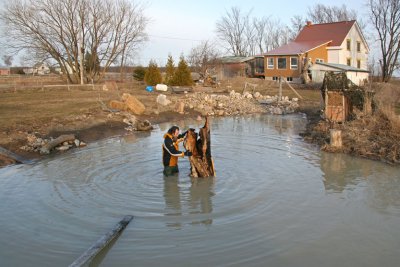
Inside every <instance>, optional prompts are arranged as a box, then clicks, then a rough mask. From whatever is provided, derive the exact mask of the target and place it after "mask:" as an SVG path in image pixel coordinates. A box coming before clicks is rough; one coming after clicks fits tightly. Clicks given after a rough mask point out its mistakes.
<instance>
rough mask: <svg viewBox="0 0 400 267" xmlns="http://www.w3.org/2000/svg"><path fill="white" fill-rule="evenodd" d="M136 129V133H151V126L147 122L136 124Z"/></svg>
mask: <svg viewBox="0 0 400 267" xmlns="http://www.w3.org/2000/svg"><path fill="white" fill-rule="evenodd" d="M136 129H137V130H138V131H151V130H153V126H152V125H151V123H150V122H149V121H148V120H144V121H140V122H138V123H137V124H136Z"/></svg>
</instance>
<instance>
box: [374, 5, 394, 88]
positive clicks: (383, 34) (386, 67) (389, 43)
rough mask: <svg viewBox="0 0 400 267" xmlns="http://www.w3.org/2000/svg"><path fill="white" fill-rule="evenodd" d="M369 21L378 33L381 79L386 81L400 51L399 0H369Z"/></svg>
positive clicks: (390, 75)
mask: <svg viewBox="0 0 400 267" xmlns="http://www.w3.org/2000/svg"><path fill="white" fill-rule="evenodd" d="M368 7H369V9H370V12H371V13H370V17H371V22H372V24H373V26H374V28H375V30H376V32H377V34H378V40H379V44H380V50H381V54H382V58H381V59H380V60H379V62H380V67H381V70H382V81H383V82H388V81H390V79H391V78H392V75H393V72H394V70H395V69H396V68H397V67H398V59H399V51H400V2H399V0H369V1H368Z"/></svg>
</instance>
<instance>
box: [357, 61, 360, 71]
mask: <svg viewBox="0 0 400 267" xmlns="http://www.w3.org/2000/svg"><path fill="white" fill-rule="evenodd" d="M357 68H358V69H361V60H359V59H357Z"/></svg>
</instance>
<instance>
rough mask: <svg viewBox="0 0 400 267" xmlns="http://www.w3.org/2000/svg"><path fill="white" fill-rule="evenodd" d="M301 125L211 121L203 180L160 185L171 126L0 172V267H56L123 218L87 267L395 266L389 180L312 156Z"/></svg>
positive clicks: (398, 173)
mask: <svg viewBox="0 0 400 267" xmlns="http://www.w3.org/2000/svg"><path fill="white" fill-rule="evenodd" d="M177 123H178V125H180V126H181V127H183V128H188V127H194V128H199V127H200V126H201V125H202V124H203V122H196V121H180V122H177ZM305 123H306V119H305V118H304V117H303V116H302V115H291V116H267V115H257V116H248V117H237V118H233V117H232V118H221V119H213V120H212V154H213V156H214V161H215V168H216V172H217V177H216V178H214V179H210V178H208V179H196V180H193V179H191V178H190V177H188V173H189V163H188V161H187V160H186V159H180V163H179V164H180V166H179V167H180V174H179V175H178V176H176V177H169V178H164V177H163V174H162V167H161V143H162V136H163V134H164V132H165V131H166V130H167V129H168V128H169V127H170V126H171V125H172V124H161V125H160V127H159V128H158V129H156V130H154V131H153V132H151V133H147V134H146V133H144V134H141V135H137V136H127V137H124V138H113V139H108V140H105V141H101V142H97V143H93V144H90V145H89V146H88V147H86V148H84V149H81V150H75V151H71V152H67V153H65V154H63V155H61V156H57V157H53V158H49V159H46V160H44V161H41V162H38V163H35V164H31V165H18V166H8V167H6V168H3V169H0V214H1V216H0V225H1V231H0V265H1V266H68V265H69V264H70V263H72V262H73V261H74V260H75V259H76V258H77V257H79V255H80V254H81V253H83V252H84V251H85V250H86V249H87V248H89V247H90V246H91V245H92V244H93V242H95V241H96V240H97V239H98V238H99V237H100V236H101V235H103V234H104V233H106V232H107V231H108V230H110V229H111V228H112V227H113V226H114V225H115V224H116V223H117V222H118V221H119V220H120V219H122V217H123V216H124V215H128V214H131V215H134V216H135V218H134V220H133V221H132V222H131V223H130V224H129V225H128V227H127V228H126V229H125V231H124V232H123V233H122V235H121V236H120V237H119V238H118V240H116V242H114V243H113V244H112V246H109V247H108V248H106V250H105V251H104V252H103V253H101V254H100V255H99V256H98V257H96V258H95V260H94V262H93V266H96V265H99V266H307V267H310V266H363V267H365V266H398V263H399V261H400V254H399V250H400V169H399V168H398V167H392V166H388V165H385V164H382V163H379V162H374V161H369V160H364V159H358V158H353V157H349V156H346V155H340V154H327V153H324V152H320V151H319V149H318V148H317V147H315V146H313V145H310V144H307V143H305V142H303V141H302V139H301V137H299V135H298V133H299V132H301V131H302V130H303V129H304V126H305Z"/></svg>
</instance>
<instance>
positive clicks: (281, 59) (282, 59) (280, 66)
mask: <svg viewBox="0 0 400 267" xmlns="http://www.w3.org/2000/svg"><path fill="white" fill-rule="evenodd" d="M278 69H280V70H283V69H286V58H285V57H279V58H278Z"/></svg>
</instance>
